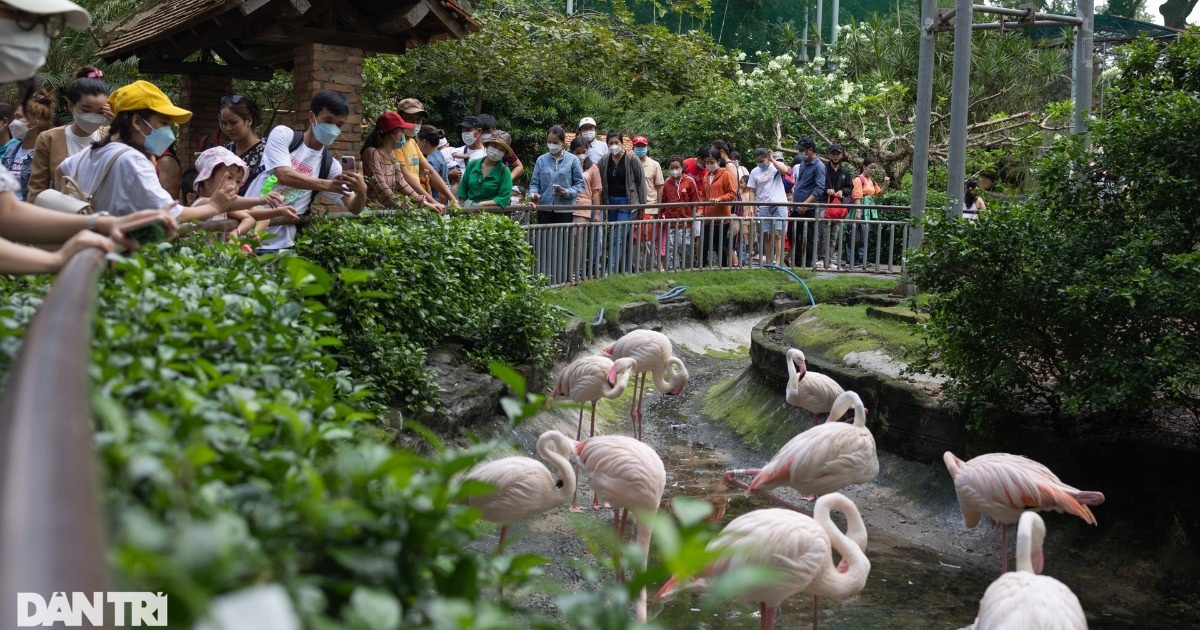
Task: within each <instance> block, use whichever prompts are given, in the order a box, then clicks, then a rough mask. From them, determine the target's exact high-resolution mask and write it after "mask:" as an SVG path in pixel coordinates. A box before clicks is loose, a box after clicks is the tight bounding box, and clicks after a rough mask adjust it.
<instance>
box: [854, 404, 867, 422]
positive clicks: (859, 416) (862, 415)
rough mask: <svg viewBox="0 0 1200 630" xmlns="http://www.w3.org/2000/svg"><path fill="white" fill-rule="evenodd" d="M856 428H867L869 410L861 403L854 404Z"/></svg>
mask: <svg viewBox="0 0 1200 630" xmlns="http://www.w3.org/2000/svg"><path fill="white" fill-rule="evenodd" d="M854 426H856V427H865V426H867V410H866V409H865V408H863V404H862V402H861V401H855V403H854Z"/></svg>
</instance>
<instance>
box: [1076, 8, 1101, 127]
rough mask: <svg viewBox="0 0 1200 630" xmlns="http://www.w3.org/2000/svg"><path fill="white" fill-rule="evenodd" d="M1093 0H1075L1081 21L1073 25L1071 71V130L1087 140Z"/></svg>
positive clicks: (1093, 32)
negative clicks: (1073, 37) (1072, 120)
mask: <svg viewBox="0 0 1200 630" xmlns="http://www.w3.org/2000/svg"><path fill="white" fill-rule="evenodd" d="M1094 13H1095V0H1076V1H1075V17H1077V18H1079V19H1080V20H1082V23H1081V24H1080V25H1079V26H1077V27H1075V64H1074V67H1073V70H1074V72H1072V73H1071V78H1072V79H1073V83H1074V85H1073V86H1072V87H1073V88H1074V90H1075V120H1074V124H1073V125H1072V129H1071V130H1072V131H1074V132H1075V133H1077V134H1081V135H1082V136H1083V138H1084V142H1085V143H1086V142H1087V131H1088V124H1087V119H1088V115H1089V114H1090V113H1091V111H1092V52H1093V51H1092V49H1093V47H1094V46H1095V29H1094V24H1093V20H1094V19H1095V15H1094Z"/></svg>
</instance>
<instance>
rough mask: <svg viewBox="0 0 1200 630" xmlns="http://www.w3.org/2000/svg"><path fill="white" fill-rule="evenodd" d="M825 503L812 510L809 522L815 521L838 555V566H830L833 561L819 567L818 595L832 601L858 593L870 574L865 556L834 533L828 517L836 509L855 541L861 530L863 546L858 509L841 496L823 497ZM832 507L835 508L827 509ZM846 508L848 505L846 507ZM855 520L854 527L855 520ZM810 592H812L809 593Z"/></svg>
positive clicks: (845, 538) (847, 539) (848, 541)
mask: <svg viewBox="0 0 1200 630" xmlns="http://www.w3.org/2000/svg"><path fill="white" fill-rule="evenodd" d="M822 499H826V500H825V501H821V502H818V505H817V506H816V509H815V510H814V511H813V519H814V520H815V521H817V524H818V525H820V526H821V527H822V528H823V529H824V530H825V533H826V534H827V535H828V536H829V543H830V545H831V546H832V547H833V548H834V549H836V550H837V552H838V553H840V554H841V555H842V562H841V565H840V566H835V565H834V564H833V558H832V557H831V558H830V559H829V562H828V563H827V564H823V566H822V569H821V576H822V578H823V579H822V580H821V582H822V584H821V586H822V588H821V589H820V592H819V593H815V594H818V595H820V596H821V597H832V598H834V599H846V598H848V597H850V596H852V595H854V594H855V593H857V592H859V591H860V590H862V587H863V585H864V584H866V581H867V576H868V575H869V574H870V572H871V563H870V561H868V560H867V555H866V554H865V553H863V550H862V549H861V548H860V547H859V544H858V543H857V542H856V541H854V540H852V539H851V538H850V537H849V536H847V535H846V534H844V533H842V530H840V529H838V527H837V524H836V523H834V522H833V518H832V517H831V516H830V509H831V508H836V509H838V510H840V511H841V512H842V513H843V514H845V515H846V520H847V522H848V523H849V526H848V529H849V530H851V531H852V532H854V533H855V536H856V537H858V536H859V535H860V532H859V531H858V529H859V528H860V527H861V528H862V531H861V536H862V538H863V544H864V545H865V539H866V529H865V527H863V525H862V517H861V516H860V515H859V514H858V508H856V507H855V506H854V504H853V503H852V502H851V501H850V500H849V499H847V498H845V497H844V496H840V495H838V496H837V497H835V496H834V495H826V496H824V497H822ZM831 504H835V505H831ZM847 504H848V505H847ZM856 519H857V521H858V522H857V524H856V523H855V520H856ZM810 592H813V591H810Z"/></svg>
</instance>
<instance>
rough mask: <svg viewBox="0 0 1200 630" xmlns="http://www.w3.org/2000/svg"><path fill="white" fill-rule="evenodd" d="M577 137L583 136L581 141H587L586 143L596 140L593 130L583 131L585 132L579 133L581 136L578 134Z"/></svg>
mask: <svg viewBox="0 0 1200 630" xmlns="http://www.w3.org/2000/svg"><path fill="white" fill-rule="evenodd" d="M579 135H581V136H583V139H584V140H587V141H588V142H591V141H592V140H595V139H596V130H594V129H589V130H587V131H585V132H583V133H581V134H579Z"/></svg>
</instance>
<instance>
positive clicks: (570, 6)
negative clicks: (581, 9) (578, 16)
mask: <svg viewBox="0 0 1200 630" xmlns="http://www.w3.org/2000/svg"><path fill="white" fill-rule="evenodd" d="M574 12H575V0H567V15H571V14H572V13H574Z"/></svg>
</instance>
